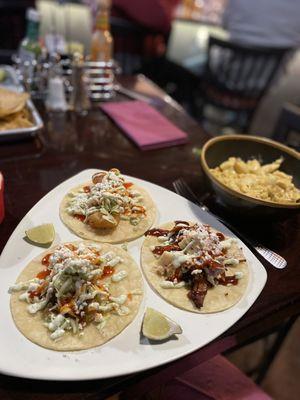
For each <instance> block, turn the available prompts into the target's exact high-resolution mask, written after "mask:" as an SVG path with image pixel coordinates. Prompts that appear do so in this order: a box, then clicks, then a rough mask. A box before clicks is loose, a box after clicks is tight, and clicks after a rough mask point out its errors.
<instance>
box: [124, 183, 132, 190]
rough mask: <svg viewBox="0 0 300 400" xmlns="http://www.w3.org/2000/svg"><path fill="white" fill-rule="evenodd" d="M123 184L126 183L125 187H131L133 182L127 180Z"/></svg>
mask: <svg viewBox="0 0 300 400" xmlns="http://www.w3.org/2000/svg"><path fill="white" fill-rule="evenodd" d="M123 185H124V187H125V189H129V188H130V187H131V186H132V185H133V183H132V182H125V183H124V184H123Z"/></svg>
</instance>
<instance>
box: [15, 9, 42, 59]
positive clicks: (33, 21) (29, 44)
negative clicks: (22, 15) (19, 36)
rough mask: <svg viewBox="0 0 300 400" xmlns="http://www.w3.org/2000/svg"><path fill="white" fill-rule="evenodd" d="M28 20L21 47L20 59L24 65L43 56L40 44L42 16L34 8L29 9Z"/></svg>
mask: <svg viewBox="0 0 300 400" xmlns="http://www.w3.org/2000/svg"><path fill="white" fill-rule="evenodd" d="M26 19H27V29H26V36H25V38H24V39H23V40H22V41H21V44H20V47H19V57H20V61H21V62H22V63H24V62H25V61H30V62H32V61H33V60H36V59H37V58H38V56H39V55H40V54H41V45H40V43H39V27H40V14H39V13H38V11H37V10H35V9H34V8H28V9H27V12H26Z"/></svg>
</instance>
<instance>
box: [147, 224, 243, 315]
mask: <svg viewBox="0 0 300 400" xmlns="http://www.w3.org/2000/svg"><path fill="white" fill-rule="evenodd" d="M145 235H146V239H145V241H144V244H143V247H142V254H141V259H142V268H143V271H144V273H145V275H146V277H147V279H148V281H149V283H150V284H151V286H152V287H153V288H154V289H155V290H156V291H157V292H158V293H159V294H160V295H161V296H162V297H163V298H164V299H165V300H167V301H168V302H170V303H171V304H173V305H175V306H177V307H179V308H182V309H184V310H188V311H193V312H197V313H210V312H217V311H222V310H225V309H227V308H229V307H231V306H233V305H234V304H235V303H237V302H238V301H239V300H240V299H241V297H242V296H243V294H244V293H245V291H246V288H247V283H248V274H249V272H248V266H247V262H246V259H245V257H244V255H243V252H242V250H241V249H240V248H239V246H238V245H237V243H236V241H235V239H233V238H229V237H225V235H223V233H221V232H217V231H216V230H214V229H213V228H211V227H210V226H209V225H204V224H200V223H192V222H186V221H175V222H170V223H167V224H165V225H162V226H161V227H159V228H154V229H150V230H149V231H147V232H146V233H145Z"/></svg>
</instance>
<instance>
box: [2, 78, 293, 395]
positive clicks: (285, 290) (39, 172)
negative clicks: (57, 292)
mask: <svg viewBox="0 0 300 400" xmlns="http://www.w3.org/2000/svg"><path fill="white" fill-rule="evenodd" d="M121 81H122V84H123V85H124V86H125V87H127V88H129V89H134V90H137V91H139V92H141V93H143V94H145V95H146V96H148V97H149V98H153V99H154V101H153V102H152V104H153V105H154V106H155V107H156V108H157V109H158V110H159V111H160V112H161V113H162V114H164V115H165V116H166V117H167V118H168V119H170V120H171V121H172V122H174V123H175V124H176V125H177V126H178V127H179V128H181V129H183V130H184V131H185V132H187V133H188V135H189V143H188V144H185V145H180V146H174V147H168V148H165V149H160V150H151V151H141V150H139V149H138V148H137V147H136V146H135V145H134V144H133V143H132V142H130V141H129V140H128V139H127V137H126V136H124V135H123V134H122V132H121V131H120V129H119V128H118V127H117V126H116V125H114V123H113V122H112V121H111V120H109V119H108V118H107V117H106V116H105V115H104V114H103V113H102V112H101V111H100V109H99V108H98V107H94V108H93V109H92V110H91V111H90V112H89V113H88V115H85V116H80V115H75V114H72V113H61V114H60V113H52V114H51V113H46V112H45V110H44V109H43V107H42V106H41V105H39V110H40V112H41V115H42V117H43V120H44V123H45V128H44V130H43V131H42V132H41V133H40V134H39V135H38V136H37V137H35V138H34V139H27V140H23V141H19V142H15V143H0V171H1V172H2V173H3V175H4V179H5V209H6V215H5V219H4V221H3V222H2V224H1V225H0V250H2V249H3V247H4V245H5V243H6V241H7V240H8V238H9V236H10V235H11V233H12V232H13V230H14V229H15V228H16V226H17V224H18V223H19V221H20V220H21V219H22V218H23V217H24V215H25V214H26V213H27V212H28V211H29V210H30V209H31V207H32V206H33V205H34V204H35V203H36V202H37V201H38V200H39V199H41V197H43V196H44V195H45V194H46V193H47V192H49V191H50V190H51V189H53V188H54V187H55V186H56V185H58V184H59V183H61V182H62V181H64V180H65V179H67V178H69V177H71V176H72V175H74V174H76V173H78V172H79V171H81V170H83V169H86V168H101V169H108V168H111V167H117V168H119V169H120V170H121V171H122V172H123V173H124V174H128V175H132V176H136V177H138V178H142V179H146V180H148V181H150V182H154V183H156V184H159V185H161V186H163V187H165V188H168V189H171V190H173V187H172V182H173V181H174V180H175V179H176V178H178V177H183V178H185V179H186V180H187V182H188V183H190V185H191V186H192V187H193V189H194V190H195V191H196V192H197V193H198V194H199V195H204V194H209V188H208V186H207V184H206V182H205V180H204V176H203V173H202V171H201V167H200V163H199V159H198V157H197V155H196V154H195V152H194V149H195V148H197V147H201V146H202V145H203V143H204V142H205V141H206V140H208V139H209V136H208V135H207V134H206V133H205V132H204V131H203V129H202V128H201V126H199V125H198V124H197V123H196V122H195V121H194V120H193V119H192V118H190V117H189V116H188V115H187V114H186V113H185V111H184V110H183V109H182V108H181V107H180V106H179V105H178V104H177V103H176V102H174V101H173V100H172V99H170V98H169V97H168V96H166V95H165V93H164V92H162V91H161V90H160V89H159V88H158V87H156V86H155V85H154V84H153V83H152V82H150V81H148V80H147V79H146V78H144V77H143V76H136V77H123V78H122V79H121ZM117 99H119V100H123V99H126V98H125V97H124V96H121V95H118V97H117ZM127 100H128V98H127ZM206 202H207V204H208V205H209V206H211V207H212V208H213V209H214V210H218V206H217V205H216V203H215V200H214V198H213V196H211V195H209V196H207V199H206ZM231 222H232V223H233V224H235V225H236V226H238V227H239V228H240V229H241V230H243V232H244V233H246V234H247V235H249V237H255V238H257V239H258V240H259V241H260V242H261V243H262V244H264V245H266V246H268V247H270V248H271V249H273V250H275V251H277V252H278V253H279V254H281V255H282V256H284V257H285V258H286V259H287V261H288V267H287V268H285V269H284V270H276V269H275V268H273V267H271V266H270V265H268V264H267V263H266V262H263V264H264V265H265V267H266V270H267V273H268V280H267V283H266V286H265V288H264V289H263V291H262V293H261V295H260V296H259V298H258V299H257V301H256V302H255V303H254V305H253V306H252V307H251V308H250V310H249V311H248V312H247V313H246V314H245V315H244V316H243V318H241V319H240V320H239V321H238V322H237V323H236V324H235V325H234V326H233V327H232V328H230V329H229V330H228V331H227V332H226V333H225V334H223V335H222V336H221V337H220V338H218V339H217V340H215V341H214V342H212V343H211V344H209V345H208V346H206V347H205V348H203V349H200V350H198V351H197V352H195V353H193V354H192V355H190V356H188V357H185V358H184V361H182V360H179V361H176V362H174V363H172V364H169V365H168V366H164V367H159V368H155V369H152V370H150V371H146V372H143V373H139V374H134V375H130V376H125V377H120V378H113V379H105V380H96V381H88V382H77V383H75V382H73V383H70V382H57V383H53V382H43V381H32V380H26V379H19V378H15V377H8V376H5V375H0V399H1V400H7V399H22V400H35V399H39V400H44V399H66V400H71V399H102V398H105V397H106V396H107V395H110V394H113V393H116V392H118V391H120V390H123V389H124V388H126V389H127V390H130V388H134V387H138V388H139V390H141V388H142V387H146V386H147V387H149V385H150V384H151V385H154V384H155V382H156V383H157V381H158V380H159V381H162V380H164V379H169V378H170V377H173V376H174V375H176V374H178V373H179V372H180V371H182V372H183V371H184V370H186V369H188V368H191V367H193V366H195V365H196V364H197V363H199V362H201V361H202V360H205V359H207V358H209V357H211V356H212V355H214V354H217V353H219V352H222V351H224V350H226V349H229V348H232V347H234V346H238V345H242V344H244V343H246V342H248V341H250V340H252V339H253V338H255V337H257V336H259V335H264V334H266V333H268V332H269V331H270V330H272V329H273V328H275V327H276V326H278V325H279V324H281V323H282V322H283V321H285V320H286V319H288V318H290V317H292V316H295V315H297V314H298V313H299V311H300V266H299V257H300V246H299V239H300V229H299V228H300V224H299V217H295V216H294V217H293V218H292V219H289V220H285V221H280V222H278V221H268V222H264V221H261V222H260V221H243V220H241V219H240V218H239V219H234V218H232V217H231ZM0 326H1V329H3V326H4V325H3V324H2V323H1V324H0ZM16 351H17V349H16ZM133 392H134V389H133Z"/></svg>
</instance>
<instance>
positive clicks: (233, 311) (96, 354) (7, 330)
mask: <svg viewBox="0 0 300 400" xmlns="http://www.w3.org/2000/svg"><path fill="white" fill-rule="evenodd" d="M96 171H97V170H94V169H89V170H85V171H82V172H81V173H79V174H77V175H75V176H74V177H72V178H70V179H68V180H67V181H65V182H63V183H62V184H60V185H59V186H57V187H56V188H55V189H53V190H52V191H51V192H49V193H48V194H47V195H46V196H45V197H43V198H42V199H41V200H40V201H39V202H38V203H37V204H36V205H35V206H34V207H33V208H32V209H31V210H30V211H29V212H28V214H26V216H25V217H24V218H23V220H22V221H21V222H20V223H19V225H18V226H17V228H16V229H15V231H14V232H13V234H12V235H11V237H10V239H9V240H8V242H7V244H6V246H5V248H4V250H3V252H2V255H1V258H0V304H1V329H0V354H1V357H0V372H2V373H5V374H9V375H15V376H19V377H26V378H34V379H48V380H49V379H50V380H86V379H96V378H108V377H114V376H119V375H123V374H129V373H134V372H138V371H142V370H145V369H148V368H152V367H156V366H158V365H162V364H165V363H167V362H169V361H172V360H176V359H178V358H180V357H182V356H184V355H187V354H189V353H191V352H193V351H195V350H197V349H199V348H200V347H202V346H204V345H206V344H207V343H209V342H211V341H212V340H214V339H215V338H216V337H217V336H219V335H221V334H222V333H223V332H224V331H226V330H227V329H228V328H229V327H230V326H232V325H233V324H234V323H235V322H236V321H237V320H238V319H240V318H241V317H242V315H244V314H245V312H246V311H247V310H248V309H249V308H250V307H251V305H252V304H253V303H254V301H255V300H256V299H257V297H258V296H259V294H260V292H261V291H262V289H263V287H264V285H265V282H266V279H267V274H266V271H265V269H264V267H263V266H262V264H261V263H260V262H259V261H258V260H257V258H256V257H255V256H254V255H253V254H252V253H251V251H250V250H249V249H248V248H247V247H246V246H245V245H244V244H243V243H242V242H240V243H241V245H242V247H243V251H244V254H245V256H246V258H247V261H248V263H249V269H250V276H249V285H248V288H247V291H246V293H245V294H244V296H243V298H242V299H241V300H240V301H239V302H238V303H237V304H236V305H234V306H233V307H232V308H230V309H228V310H226V311H222V312H220V313H215V314H196V313H191V312H188V311H183V310H180V309H178V308H176V307H174V306H172V305H171V304H169V303H167V302H166V301H164V300H163V299H162V298H161V297H160V296H158V295H157V294H156V293H155V292H154V291H153V290H152V289H151V288H150V287H149V285H148V283H147V282H146V280H144V285H145V295H144V300H143V302H142V304H141V307H140V310H139V313H138V315H137V317H136V318H135V320H134V321H133V322H132V323H131V324H130V325H129V326H128V327H127V328H126V329H125V330H124V331H123V332H122V333H121V334H120V335H118V336H117V337H115V338H114V339H112V340H111V341H109V342H108V343H106V344H104V345H103V346H101V347H98V348H94V349H89V350H83V351H79V352H56V351H52V350H47V349H44V348H42V347H39V346H37V345H35V344H33V343H31V342H30V341H29V340H28V339H26V338H25V337H24V336H23V335H22V334H21V333H20V332H19V331H18V329H17V328H16V327H15V325H14V322H13V320H12V317H11V313H10V308H9V294H8V293H7V290H8V287H9V286H10V285H11V284H12V283H14V282H15V280H16V278H17V276H18V275H19V273H20V271H21V270H22V269H23V268H24V266H25V265H26V264H27V263H28V262H29V261H30V260H31V259H32V258H34V257H35V256H37V255H38V254H39V253H40V252H42V250H43V249H41V248H39V247H35V246H32V245H30V244H28V243H26V242H25V241H24V240H23V237H24V232H25V230H26V229H28V228H30V227H32V226H35V225H39V224H41V223H46V222H52V223H53V224H54V226H55V229H56V238H55V243H54V244H56V243H58V242H60V241H62V242H65V241H72V240H76V239H78V238H77V236H75V235H74V234H72V233H71V232H70V231H69V230H68V228H67V227H66V226H65V225H64V224H63V223H62V222H61V220H60V218H59V212H58V210H59V204H60V201H61V199H62V198H63V196H64V195H65V193H66V192H67V191H69V190H70V189H71V188H73V187H74V186H77V185H79V184H80V183H82V182H86V181H87V180H89V179H90V177H91V175H92V174H93V173H95V172H96ZM129 179H130V180H131V181H132V182H135V183H137V184H139V185H141V186H143V187H144V188H145V189H147V190H148V191H149V193H150V195H151V196H152V198H153V200H154V201H155V203H156V205H157V207H158V215H157V224H162V223H164V222H167V221H170V220H174V219H177V220H178V219H186V220H198V221H201V222H204V223H208V224H210V225H212V226H213V227H214V228H216V229H219V230H222V232H225V233H226V234H229V235H231V236H234V235H233V234H232V233H231V232H230V231H229V230H228V229H227V228H226V227H224V226H223V225H222V224H221V223H220V222H218V221H217V220H216V219H215V218H214V217H212V216H211V215H209V214H207V213H205V212H203V211H202V210H201V209H200V208H199V207H198V206H196V205H194V204H193V203H191V202H189V201H188V200H186V199H184V198H183V197H181V196H178V195H177V194H175V193H173V192H171V191H169V190H166V189H164V188H162V187H160V186H157V185H154V184H152V183H149V182H146V181H142V180H140V179H136V178H131V177H130V178H129ZM142 242H143V238H140V239H138V240H135V241H133V242H130V243H129V244H128V251H129V252H130V254H131V255H132V256H133V257H134V259H135V260H136V261H137V263H138V264H139V260H140V247H141V244H142ZM146 306H150V307H153V308H155V309H158V310H159V311H161V312H163V313H164V314H166V315H168V316H169V317H170V318H172V319H174V320H175V321H177V322H178V323H179V324H180V325H181V327H182V329H183V334H182V335H179V336H178V339H177V340H176V339H174V340H169V341H167V342H165V343H157V344H155V345H152V344H149V342H148V341H147V340H146V339H143V340H141V339H140V333H139V332H140V327H141V322H142V318H143V314H144V311H145V308H146ZM16 350H17V351H16Z"/></svg>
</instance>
